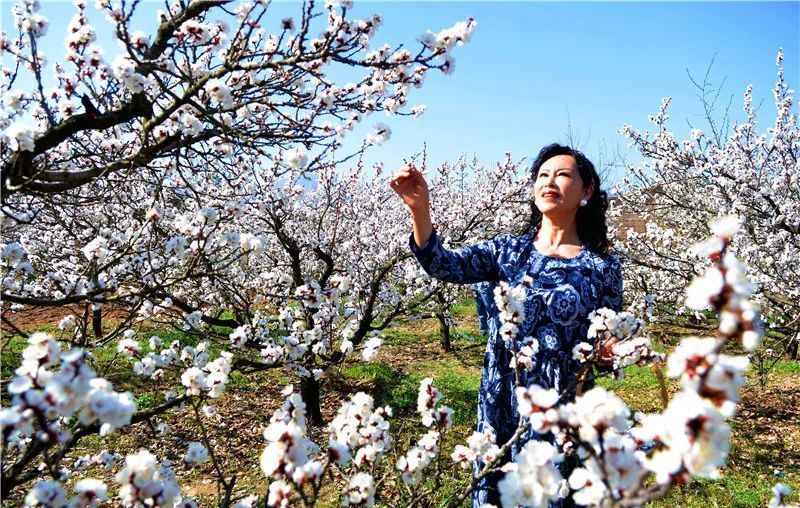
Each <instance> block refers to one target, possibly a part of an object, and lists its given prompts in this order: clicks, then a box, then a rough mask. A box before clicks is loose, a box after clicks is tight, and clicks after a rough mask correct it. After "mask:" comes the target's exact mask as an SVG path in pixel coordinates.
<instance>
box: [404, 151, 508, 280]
mask: <svg viewBox="0 0 800 508" xmlns="http://www.w3.org/2000/svg"><path fill="white" fill-rule="evenodd" d="M391 187H392V188H393V189H394V190H395V192H397V194H399V195H400V197H401V198H403V201H404V202H405V204H406V205H407V206H408V208H409V210H410V212H411V219H412V220H413V223H414V230H413V232H412V233H411V236H410V237H409V239H408V246H409V249H410V250H411V252H412V253H413V254H414V256H415V257H416V258H417V261H419V263H420V265H421V266H422V268H423V269H424V270H425V272H426V273H427V274H428V275H430V276H431V277H434V278H437V279H440V280H443V281H445V282H454V283H458V284H468V283H474V282H482V281H489V280H497V279H498V277H499V275H498V273H499V271H498V267H497V257H498V252H499V249H500V246H501V243H502V241H503V239H502V237H498V238H495V239H492V240H489V241H486V242H483V243H479V244H477V245H472V246H469V247H462V248H461V249H458V250H455V251H451V250H449V249H446V248H445V247H444V246H443V245H442V243H441V241H440V240H439V235H437V234H436V230H434V229H433V224H432V222H431V216H430V193H429V191H428V184H427V183H426V182H425V178H423V177H422V174H421V173H420V172H419V171H417V170H416V168H414V166H411V165H405V166H403V167H402V168H400V169H399V170H398V171H397V173H395V175H394V177H393V178H392V181H391Z"/></svg>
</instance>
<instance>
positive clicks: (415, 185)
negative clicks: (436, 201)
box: [389, 164, 430, 213]
mask: <svg viewBox="0 0 800 508" xmlns="http://www.w3.org/2000/svg"><path fill="white" fill-rule="evenodd" d="M389 185H390V186H391V187H392V189H394V191H395V192H396V193H397V194H398V195H400V197H401V198H402V199H403V202H404V203H405V204H406V206H408V208H409V209H411V212H412V213H417V212H423V211H427V210H429V209H430V192H429V191H428V184H427V183H426V182H425V178H423V177H422V173H420V172H419V171H417V168H415V167H414V165H413V164H404V165H403V167H401V168H400V169H398V170H397V172H396V173H395V174H394V176H393V177H392V180H391V182H390V183H389Z"/></svg>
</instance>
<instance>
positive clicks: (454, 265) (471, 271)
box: [408, 229, 506, 284]
mask: <svg viewBox="0 0 800 508" xmlns="http://www.w3.org/2000/svg"><path fill="white" fill-rule="evenodd" d="M505 236H506V235H502V236H499V237H495V238H493V239H492V240H487V241H485V242H482V243H479V244H476V245H471V246H468V247H462V248H460V249H457V250H449V249H446V248H445V247H444V246H443V245H442V242H441V240H440V239H439V235H438V234H437V233H436V229H433V231H432V232H431V236H430V238H429V239H428V242H427V243H426V244H425V245H424V246H422V248H420V247H417V244H416V242H415V241H414V233H413V232H412V233H411V235H410V236H409V239H408V246H409V248H410V249H411V252H412V253H413V254H414V257H415V258H417V261H418V262H419V264H420V266H422V269H423V270H425V273H427V274H428V275H430V276H431V277H433V278H435V279H439V280H442V281H445V282H454V283H456V284H469V283H475V282H483V281H490V280H498V278H499V270H498V265H497V257H498V255H499V252H500V250H501V248H502V246H503V244H504V240H505V238H504V237H505Z"/></svg>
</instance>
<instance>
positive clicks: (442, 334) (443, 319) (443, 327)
mask: <svg viewBox="0 0 800 508" xmlns="http://www.w3.org/2000/svg"><path fill="white" fill-rule="evenodd" d="M436 299H437V300H438V301H439V311H438V312H436V319H438V320H439V338H440V343H441V344H442V349H443V350H444V351H445V352H447V353H449V352H451V351H452V350H453V348H452V347H451V345H450V325H449V324H448V322H447V316H445V309H446V307H445V299H444V296H443V295H442V294H441V293H439V294H437V295H436Z"/></svg>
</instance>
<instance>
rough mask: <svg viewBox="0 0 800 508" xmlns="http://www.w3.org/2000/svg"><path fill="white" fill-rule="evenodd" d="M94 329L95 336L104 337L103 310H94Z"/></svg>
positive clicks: (97, 337)
mask: <svg viewBox="0 0 800 508" xmlns="http://www.w3.org/2000/svg"><path fill="white" fill-rule="evenodd" d="M92 331H93V332H94V338H95V339H100V338H102V337H103V310H102V309H95V310H93V311H92Z"/></svg>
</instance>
